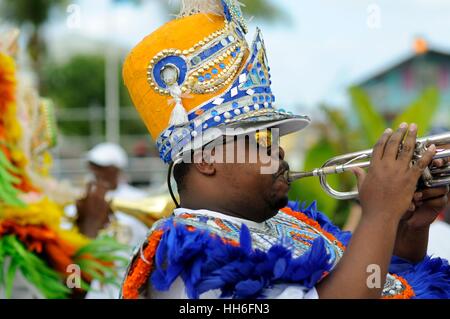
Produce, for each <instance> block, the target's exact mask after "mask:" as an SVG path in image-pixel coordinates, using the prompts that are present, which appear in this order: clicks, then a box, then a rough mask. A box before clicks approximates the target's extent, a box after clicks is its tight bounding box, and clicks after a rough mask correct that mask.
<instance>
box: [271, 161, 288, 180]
mask: <svg viewBox="0 0 450 319" xmlns="http://www.w3.org/2000/svg"><path fill="white" fill-rule="evenodd" d="M286 171H289V164H288V162H286V161H281V162H280V168H279V169H278V172H276V173H275V174H273V178H274V179H277V178H278V177H280V176H281V175H283V174H284V172H286Z"/></svg>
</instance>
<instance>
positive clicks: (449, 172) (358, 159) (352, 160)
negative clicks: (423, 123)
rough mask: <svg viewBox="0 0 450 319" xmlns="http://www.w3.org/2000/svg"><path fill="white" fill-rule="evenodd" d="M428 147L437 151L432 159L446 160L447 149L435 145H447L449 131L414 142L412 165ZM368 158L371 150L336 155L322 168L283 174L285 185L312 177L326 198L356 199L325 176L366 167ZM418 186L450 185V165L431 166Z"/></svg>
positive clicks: (449, 142)
mask: <svg viewBox="0 0 450 319" xmlns="http://www.w3.org/2000/svg"><path fill="white" fill-rule="evenodd" d="M432 144H435V145H436V147H437V149H438V151H437V152H436V155H435V156H434V158H433V159H434V160H436V159H446V158H450V150H449V149H439V146H442V145H450V132H448V133H444V134H439V135H433V136H429V137H423V138H420V139H417V143H416V148H415V150H414V156H413V162H414V161H417V160H418V159H420V158H421V156H422V154H423V153H424V152H425V151H426V149H427V148H428V147H429V146H430V145H432ZM371 158H372V149H367V150H364V151H360V152H354V153H350V154H345V155H341V156H336V157H333V158H331V159H330V160H328V161H327V162H325V164H323V165H322V167H320V168H316V169H314V170H312V171H307V172H291V171H288V172H286V173H285V178H286V179H287V180H288V181H289V182H293V181H295V180H298V179H301V178H305V177H313V176H316V177H319V179H320V184H321V186H322V188H323V189H324V190H325V192H327V193H328V194H329V195H330V196H332V197H334V198H336V199H352V198H357V197H358V191H351V192H341V191H337V190H335V189H333V188H332V187H331V186H330V185H329V184H328V182H327V176H328V175H331V174H341V173H344V172H348V171H350V170H351V169H352V168H355V167H360V168H367V167H369V166H370V160H371ZM420 184H422V185H423V186H424V187H440V186H445V185H450V164H447V165H446V166H444V167H434V166H433V165H430V166H429V167H428V168H426V169H425V171H424V173H423V175H422V177H421V180H420Z"/></svg>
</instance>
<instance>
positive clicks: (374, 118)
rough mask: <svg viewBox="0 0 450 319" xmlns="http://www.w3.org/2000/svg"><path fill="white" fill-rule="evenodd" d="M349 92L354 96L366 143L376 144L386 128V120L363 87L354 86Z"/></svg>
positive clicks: (354, 103) (355, 108)
mask: <svg viewBox="0 0 450 319" xmlns="http://www.w3.org/2000/svg"><path fill="white" fill-rule="evenodd" d="M349 93H350V96H351V98H352V107H353V111H354V112H355V113H356V115H357V116H358V119H359V121H360V125H361V126H360V129H361V133H363V134H362V136H363V138H365V140H366V145H375V143H376V142H377V140H378V138H379V137H380V136H381V133H383V131H384V130H385V129H386V122H385V121H384V119H383V117H382V116H381V114H379V113H378V112H377V111H376V110H375V107H374V106H373V105H372V102H371V101H370V99H369V96H368V95H367V94H366V93H365V92H364V91H363V90H362V89H360V88H357V87H352V88H350V90H349Z"/></svg>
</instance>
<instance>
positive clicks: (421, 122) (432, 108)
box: [290, 87, 439, 226]
mask: <svg viewBox="0 0 450 319" xmlns="http://www.w3.org/2000/svg"><path fill="white" fill-rule="evenodd" d="M349 94H350V97H351V100H352V104H351V105H352V110H351V112H352V113H354V114H355V115H356V117H357V119H358V123H357V125H356V127H352V126H351V125H350V123H349V122H348V120H347V119H348V118H349V117H350V116H349V115H348V114H345V113H343V112H342V111H340V110H337V109H332V108H330V107H327V106H322V111H323V112H324V114H325V115H326V121H325V122H326V124H323V125H321V126H319V130H318V131H319V132H320V134H321V136H320V137H319V139H318V141H317V142H316V143H315V144H314V145H312V146H311V148H310V149H309V150H308V151H307V155H306V158H305V162H304V167H303V168H302V170H307V171H308V170H312V169H314V168H317V167H320V166H321V165H322V164H323V163H325V162H326V161H327V160H328V159H330V158H332V157H334V156H337V155H342V154H347V153H350V152H355V151H361V150H363V149H369V148H372V147H373V145H375V143H376V142H377V140H378V139H379V137H380V136H381V134H382V132H383V131H384V130H385V129H386V128H387V127H388V126H389V124H388V123H387V121H386V120H385V119H384V118H383V117H382V116H381V114H379V113H378V112H377V111H376V108H375V106H374V105H373V104H372V102H371V101H370V99H369V96H368V95H367V93H366V92H364V91H363V90H362V89H360V88H357V87H352V88H350V90H349ZM438 105H439V93H438V91H437V90H436V89H435V88H429V89H427V90H425V91H424V92H423V94H422V95H421V96H420V97H419V98H418V99H417V100H416V101H414V102H413V103H411V104H410V105H409V106H407V107H406V108H405V110H404V111H403V112H402V113H401V114H399V115H398V116H397V117H396V118H395V120H394V121H393V127H397V126H398V125H399V124H400V123H401V122H407V123H417V124H418V126H419V136H423V135H424V134H426V133H427V132H428V130H429V129H430V127H431V124H432V122H431V121H432V118H433V116H434V114H435V112H436V111H437V109H438ZM327 180H328V181H329V184H330V185H331V186H333V187H334V188H335V189H337V190H340V191H350V190H352V189H354V188H355V187H356V179H355V178H353V177H352V176H351V174H350V173H346V174H339V175H332V176H329V177H328V179H327ZM290 198H291V199H301V200H303V201H306V202H312V201H313V200H317V201H318V208H319V209H320V210H321V211H323V212H325V213H326V214H327V215H328V216H329V217H331V218H333V219H334V221H335V222H336V223H337V224H338V225H340V226H342V225H343V224H344V223H345V220H346V216H347V214H348V212H349V210H350V205H351V203H352V202H351V201H338V200H335V199H333V198H331V197H330V196H329V195H328V194H326V193H325V192H324V191H323V189H322V188H321V187H320V183H319V180H318V179H317V178H308V179H304V180H300V181H298V182H296V183H294V184H293V187H292V189H291V193H290Z"/></svg>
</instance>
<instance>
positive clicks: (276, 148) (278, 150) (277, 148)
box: [271, 145, 285, 160]
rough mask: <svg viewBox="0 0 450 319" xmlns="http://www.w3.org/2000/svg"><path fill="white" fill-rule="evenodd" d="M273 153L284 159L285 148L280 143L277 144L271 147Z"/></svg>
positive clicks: (274, 155)
mask: <svg viewBox="0 0 450 319" xmlns="http://www.w3.org/2000/svg"><path fill="white" fill-rule="evenodd" d="M271 153H272V156H273V157H278V158H279V159H280V160H284V156H285V153H284V149H283V148H282V147H281V146H280V145H276V146H274V147H273V149H271Z"/></svg>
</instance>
